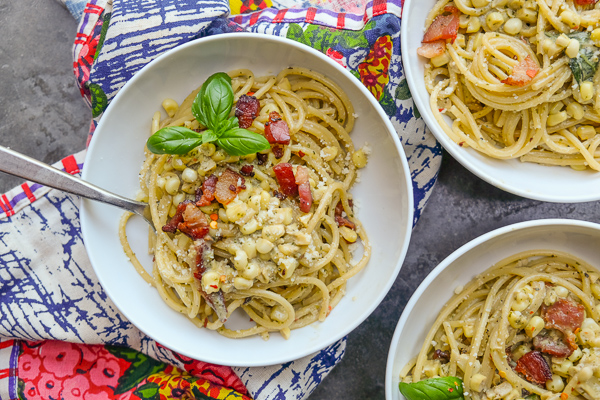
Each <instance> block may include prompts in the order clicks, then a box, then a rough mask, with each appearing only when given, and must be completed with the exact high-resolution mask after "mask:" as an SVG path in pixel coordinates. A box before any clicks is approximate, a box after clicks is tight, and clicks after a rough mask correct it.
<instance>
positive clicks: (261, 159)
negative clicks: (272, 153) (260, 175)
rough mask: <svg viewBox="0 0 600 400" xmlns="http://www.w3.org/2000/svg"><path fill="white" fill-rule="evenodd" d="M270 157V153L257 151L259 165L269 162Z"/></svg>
mask: <svg viewBox="0 0 600 400" xmlns="http://www.w3.org/2000/svg"><path fill="white" fill-rule="evenodd" d="M268 158H269V155H268V154H262V153H256V159H257V160H258V165H263V164H264V163H266V162H267V159H268Z"/></svg>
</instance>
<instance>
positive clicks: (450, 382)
mask: <svg viewBox="0 0 600 400" xmlns="http://www.w3.org/2000/svg"><path fill="white" fill-rule="evenodd" d="M398 387H399V389H400V393H402V395H403V396H404V397H406V399H407V400H458V399H464V396H463V382H462V380H461V379H460V378H455V377H453V376H448V377H445V378H432V379H425V380H423V381H419V382H414V383H404V382H400V384H399V385H398Z"/></svg>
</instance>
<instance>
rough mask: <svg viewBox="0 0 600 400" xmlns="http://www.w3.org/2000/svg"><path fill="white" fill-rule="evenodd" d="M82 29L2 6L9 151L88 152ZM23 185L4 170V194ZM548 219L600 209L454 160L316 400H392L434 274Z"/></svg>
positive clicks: (55, 11)
mask: <svg viewBox="0 0 600 400" xmlns="http://www.w3.org/2000/svg"><path fill="white" fill-rule="evenodd" d="M75 29H76V24H75V21H74V20H73V18H72V17H71V15H70V14H69V13H68V12H67V11H66V10H65V9H63V8H62V6H61V5H60V4H59V3H57V2H54V1H51V0H31V1H15V0H0V144H2V145H4V146H8V147H11V148H13V149H15V150H17V151H20V152H22V153H25V154H27V155H30V156H32V157H34V158H37V159H39V160H42V161H44V162H47V163H53V162H55V161H58V160H59V159H61V158H62V157H64V156H67V155H69V154H72V153H74V152H77V151H79V150H82V149H83V148H84V147H85V140H86V135H87V130H88V126H89V118H90V117H91V112H90V110H89V109H88V108H87V106H86V105H85V103H84V102H83V100H82V99H81V97H80V95H79V91H78V90H77V87H76V84H75V78H74V76H73V73H72V70H71V65H72V61H71V45H72V41H73V37H74V35H75ZM0 162H1V161H0ZM20 183H21V179H19V178H14V177H10V176H7V175H4V174H1V173H0V192H4V191H6V190H8V189H10V188H12V187H13V186H15V185H18V184H20ZM540 218H570V219H582V220H587V221H593V222H600V207H599V206H598V204H597V203H581V204H553V203H542V202H538V201H533V200H528V199H523V198H520V197H517V196H514V195H511V194H508V193H504V192H502V191H501V190H499V189H497V188H495V187H493V186H490V185H489V184H487V183H485V182H484V181H482V180H480V179H479V178H477V177H475V176H474V175H473V174H471V173H470V172H468V171H467V170H466V169H464V168H463V167H462V166H461V165H460V164H458V163H457V162H456V161H455V160H453V159H452V158H451V157H450V156H449V155H448V154H444V162H443V166H442V170H441V172H440V175H439V181H438V183H437V184H436V187H435V188H434V191H433V195H432V197H431V200H430V202H429V205H428V206H427V208H426V209H425V212H424V214H423V216H422V218H421V221H420V222H419V223H418V225H417V227H416V228H415V230H414V233H413V236H412V240H411V244H410V247H409V250H408V255H407V257H406V260H405V263H404V266H403V267H402V270H401V272H400V275H399V277H398V279H397V280H396V282H395V284H394V286H393V287H392V290H391V291H390V293H389V294H388V295H387V297H386V298H385V300H384V301H383V303H382V304H381V305H380V306H379V308H378V309H377V310H376V311H375V312H374V313H373V315H371V317H369V318H368V319H367V320H366V321H365V322H364V323H363V324H362V325H361V326H360V327H358V328H357V329H356V330H355V331H354V332H352V333H351V334H350V336H349V340H348V347H347V352H346V356H345V357H344V359H343V361H342V362H341V363H340V365H338V366H337V367H336V368H335V369H334V370H333V372H332V373H331V375H330V376H329V377H327V378H326V379H325V381H324V382H323V384H322V385H321V386H319V388H318V389H317V390H316V391H315V393H314V394H313V395H312V397H311V399H314V400H321V399H323V400H324V399H345V400H353V399H361V400H362V399H383V398H384V397H385V396H384V384H385V382H384V380H385V364H386V359H387V353H388V348H389V344H390V340H391V338H392V335H393V333H394V329H395V327H396V323H397V321H398V319H399V318H400V314H401V312H402V309H403V308H404V305H405V304H406V303H407V301H408V299H409V297H410V296H411V294H412V293H413V291H414V290H415V289H416V287H417V286H418V284H419V283H420V282H421V281H422V280H423V279H424V278H425V276H426V275H427V273H428V272H429V271H431V270H432V269H433V268H434V267H435V266H436V265H437V264H438V263H440V262H441V261H442V260H443V259H444V258H445V257H446V256H448V255H449V254H450V253H452V251H454V250H456V249H457V248H459V247H460V246H462V245H463V244H465V243H467V242H468V241H470V240H472V239H474V238H476V237H477V236H480V235H482V234H484V233H486V232H489V231H490V230H493V229H496V228H499V227H502V226H505V225H509V224H512V223H516V222H521V221H527V220H533V219H540Z"/></svg>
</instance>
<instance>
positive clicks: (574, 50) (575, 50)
mask: <svg viewBox="0 0 600 400" xmlns="http://www.w3.org/2000/svg"><path fill="white" fill-rule="evenodd" d="M565 54H566V55H567V57H569V58H575V57H577V55H578V54H579V40H575V39H571V40H570V41H569V45H568V46H567V48H566V49H565Z"/></svg>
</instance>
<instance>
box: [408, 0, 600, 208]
mask: <svg viewBox="0 0 600 400" xmlns="http://www.w3.org/2000/svg"><path fill="white" fill-rule="evenodd" d="M413 3H414V1H413V0H405V2H404V5H403V7H402V12H403V14H406V13H410V10H411V9H412V8H413V7H418V5H416V4H415V5H414V6H413ZM406 20H408V19H405V21H406ZM416 23H420V21H415V22H413V23H412V24H409V23H403V24H402V26H401V27H400V43H401V48H402V49H403V51H402V65H403V67H404V74H405V75H406V81H407V82H408V88H409V89H410V92H411V95H412V96H413V97H412V99H413V101H414V102H415V105H416V107H417V108H418V109H419V112H420V114H421V117H422V118H423V119H424V120H425V124H426V125H427V127H428V128H429V130H430V131H431V132H432V133H433V135H434V136H435V138H436V139H437V140H438V141H439V142H440V144H441V145H442V147H443V148H444V149H445V150H446V151H447V152H448V153H450V155H451V156H452V157H453V158H454V159H455V160H456V161H458V162H459V163H460V164H461V165H462V166H463V167H465V168H466V169H467V170H469V171H470V172H471V173H473V174H475V175H476V176H478V177H479V178H480V179H482V180H484V181H485V182H487V183H489V184H490V185H493V186H495V187H497V188H499V189H501V190H504V191H506V192H509V193H512V194H515V195H517V196H521V197H525V198H528V199H532V200H539V201H546V202H550V203H584V202H588V201H596V200H600V191H599V192H598V193H596V194H584V195H577V196H572V195H570V194H569V192H568V191H563V192H562V193H557V194H545V193H539V192H537V191H536V192H533V191H529V190H527V189H524V188H521V187H519V186H517V185H514V184H509V183H506V182H505V181H503V180H502V179H500V178H498V177H495V176H492V175H489V174H485V173H483V172H482V171H481V170H480V169H478V168H475V167H474V166H473V165H472V163H471V161H470V158H471V157H472V156H471V155H470V154H469V151H477V150H474V149H465V148H462V147H460V146H459V145H457V144H456V143H454V141H452V140H451V139H450V138H449V137H448V135H447V134H446V133H445V132H444V131H443V129H442V128H441V127H440V126H439V124H438V122H437V121H436V120H435V118H433V115H432V114H431V110H430V107H429V102H428V101H425V99H424V98H423V96H421V95H420V93H421V91H422V90H424V88H420V87H418V86H417V83H416V79H415V76H416V73H417V71H415V70H414V69H413V68H412V65H411V62H410V57H411V54H410V52H409V51H408V49H409V48H410V46H409V37H410V36H411V35H415V34H416V33H415V32H422V29H424V28H425V26H424V25H423V26H422V29H415V24H416ZM409 28H410V29H409ZM412 56H413V59H414V57H415V56H416V55H412ZM427 98H429V93H428V94H427ZM465 150H467V151H465ZM480 154H482V155H483V156H485V157H488V156H487V155H485V154H483V153H480ZM494 160H495V159H494ZM544 167H552V166H544ZM548 172H551V170H549V171H548ZM598 174H600V173H598Z"/></svg>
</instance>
